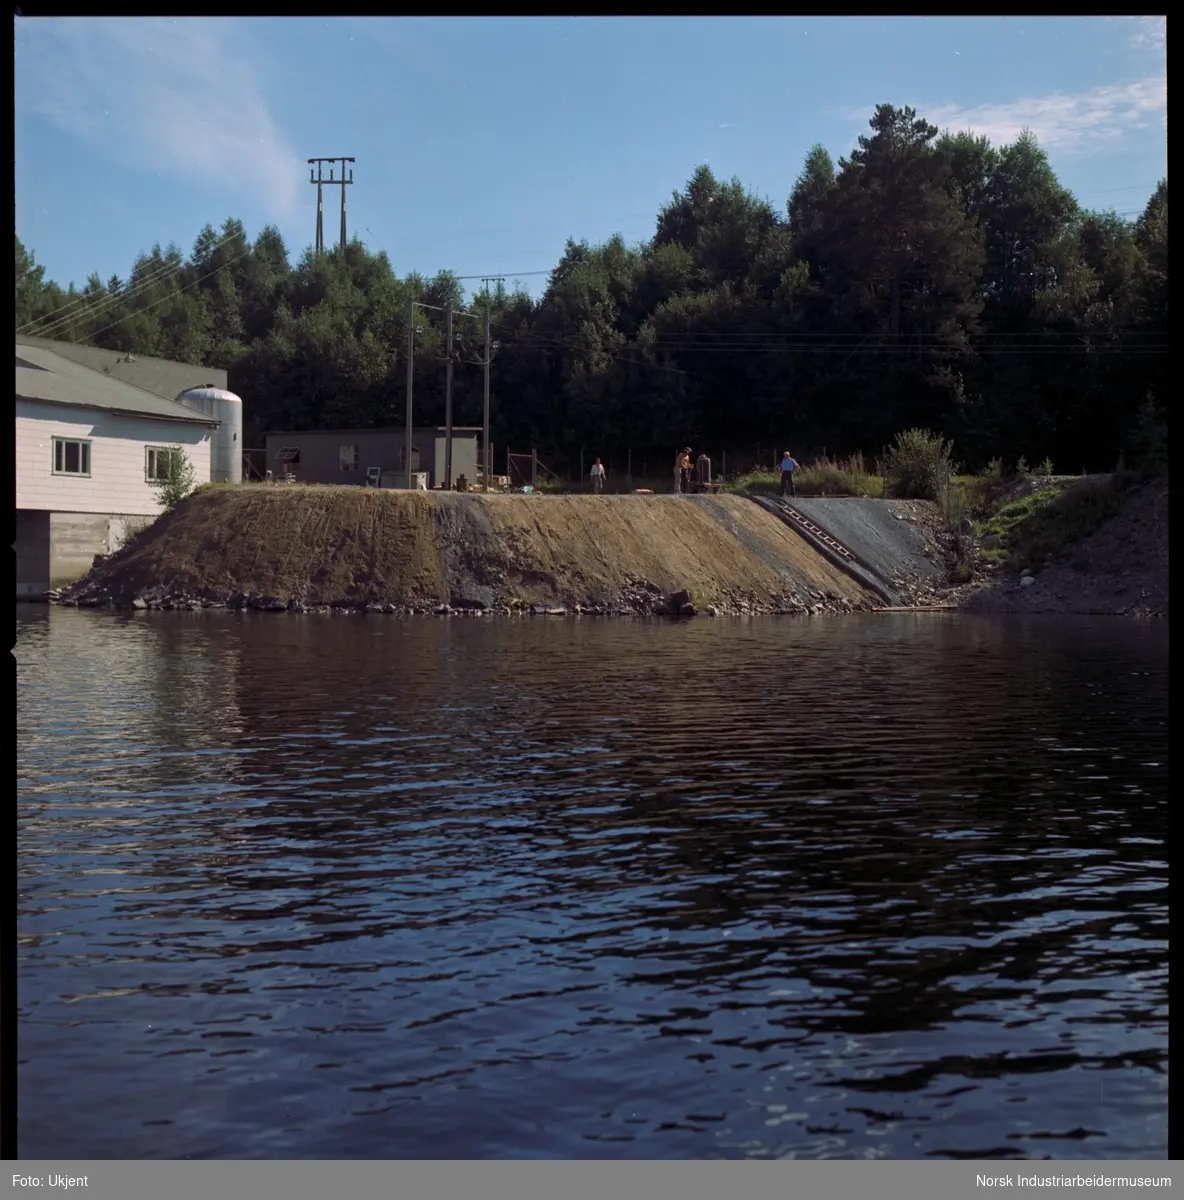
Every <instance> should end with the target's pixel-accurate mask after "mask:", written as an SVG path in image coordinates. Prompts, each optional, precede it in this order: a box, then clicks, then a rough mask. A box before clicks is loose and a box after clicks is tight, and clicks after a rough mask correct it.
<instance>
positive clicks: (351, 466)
mask: <svg viewBox="0 0 1184 1200" xmlns="http://www.w3.org/2000/svg"><path fill="white" fill-rule="evenodd" d="M347 450H348V451H351V452H352V455H353V458H352V460H351V459H349V458H347V457H346V451H347ZM360 461H361V460H360V459H359V457H358V447H357V444H356V443H352V442H342V443H341V444H340V445H339V446H338V447H337V466H338V468H339V469H340V470H342V471H356V470H357V469H358V463H359V462H360Z"/></svg>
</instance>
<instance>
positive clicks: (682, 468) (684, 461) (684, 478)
mask: <svg viewBox="0 0 1184 1200" xmlns="http://www.w3.org/2000/svg"><path fill="white" fill-rule="evenodd" d="M678 467H679V476H680V482H681V484H682V488H681V490H682V491H683V492H689V491H690V490H691V474H692V471H693V468H692V467H691V448H690V446H684V447H683V452H682V457H681V458H680V459H679V461H678Z"/></svg>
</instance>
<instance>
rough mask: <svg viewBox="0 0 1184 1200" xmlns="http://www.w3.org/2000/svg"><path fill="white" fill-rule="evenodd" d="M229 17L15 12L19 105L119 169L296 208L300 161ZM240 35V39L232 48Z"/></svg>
mask: <svg viewBox="0 0 1184 1200" xmlns="http://www.w3.org/2000/svg"><path fill="white" fill-rule="evenodd" d="M236 24H237V23H232V22H229V21H217V20H204V19H188V18H187V19H179V20H175V19H169V18H138V17H137V18H102V19H95V18H89V17H88V18H81V19H80V18H60V19H52V20H51V19H28V18H17V22H16V104H17V108H18V110H24V111H26V112H32V113H35V114H37V115H38V116H40V117H43V118H44V119H46V120H48V121H50V122H51V123H52V124H53V125H55V126H56V127H57V128H58V129H60V130H61V131H62V132H64V133H66V134H68V135H70V136H71V137H74V138H77V139H78V140H79V141H81V142H84V143H86V144H88V145H90V146H91V147H92V148H94V149H96V150H98V151H100V152H101V153H105V154H107V155H109V156H110V157H111V158H112V159H115V160H116V161H119V162H121V163H123V164H125V165H128V166H135V167H139V168H142V169H145V170H148V171H152V170H155V171H158V172H162V173H167V174H169V175H172V176H175V177H179V178H182V179H186V180H190V181H192V182H194V183H197V184H202V185H205V186H206V187H209V188H216V189H219V190H223V191H225V192H229V193H233V194H238V195H246V196H250V197H251V198H252V199H254V200H255V201H261V202H262V203H263V204H264V205H265V206H267V207H269V208H270V209H271V210H272V211H273V212H274V214H275V218H276V220H283V219H286V218H290V217H291V215H292V214H293V213H294V212H295V211H297V207H298V205H299V200H300V190H301V189H300V185H301V184H302V183H303V182H304V170H305V167H304V164H303V163H302V162H301V160H300V159H299V158H298V157H297V155H296V154H295V153H294V152H293V151H292V149H291V148H290V147H289V146H288V144H287V142H286V140H285V139H284V137H283V135H282V134H281V133H280V131H279V130H278V129H277V127H276V124H275V121H274V120H273V118H272V116H271V113H270V112H269V110H268V107H267V103H266V101H265V100H264V99H263V96H262V95H261V93H260V90H259V83H258V81H257V79H256V75H255V71H254V69H253V67H252V64H251V61H250V58H249V56H248V53H247V52H246V51H245V49H243V47H242V45H241V36H240V37H238V38H237V39H236V31H235V25H236ZM236 42H237V44H236Z"/></svg>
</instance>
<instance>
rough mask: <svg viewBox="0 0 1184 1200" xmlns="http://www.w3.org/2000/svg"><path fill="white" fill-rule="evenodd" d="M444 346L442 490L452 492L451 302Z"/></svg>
mask: <svg viewBox="0 0 1184 1200" xmlns="http://www.w3.org/2000/svg"><path fill="white" fill-rule="evenodd" d="M444 339H445V343H444V344H445V346H446V347H447V353H448V373H447V376H446V378H445V382H444V490H445V491H446V492H450V491H452V301H451V300H449V302H448V312H447V314H446V318H445V333H444Z"/></svg>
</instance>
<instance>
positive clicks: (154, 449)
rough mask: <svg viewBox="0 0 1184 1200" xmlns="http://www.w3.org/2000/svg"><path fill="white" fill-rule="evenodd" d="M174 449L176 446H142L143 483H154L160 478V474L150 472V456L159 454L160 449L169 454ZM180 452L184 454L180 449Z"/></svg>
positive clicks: (151, 462)
mask: <svg viewBox="0 0 1184 1200" xmlns="http://www.w3.org/2000/svg"><path fill="white" fill-rule="evenodd" d="M174 450H176V446H145V447H144V482H145V483H154V482H155V481H156V480H157V479H159V478H160V476H158V475H154V474H153V473H152V466H153V461H152V456H153V455H159V454H160V453H161V451H167V452H168V453H170V454H171V453H172V452H173V451H174ZM181 453H182V454H184V453H185V451H184V450H182V451H181Z"/></svg>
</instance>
